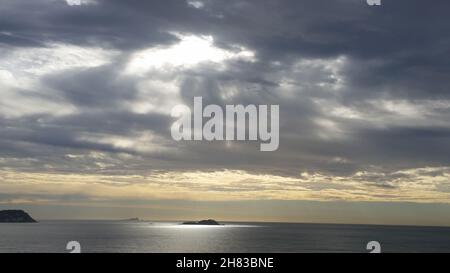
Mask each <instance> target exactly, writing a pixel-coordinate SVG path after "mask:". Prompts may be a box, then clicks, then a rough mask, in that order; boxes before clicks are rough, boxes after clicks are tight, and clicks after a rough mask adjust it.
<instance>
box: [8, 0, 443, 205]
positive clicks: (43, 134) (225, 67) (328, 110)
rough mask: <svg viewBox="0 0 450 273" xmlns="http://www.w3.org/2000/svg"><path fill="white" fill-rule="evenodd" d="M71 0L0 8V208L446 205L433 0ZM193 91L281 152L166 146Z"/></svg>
mask: <svg viewBox="0 0 450 273" xmlns="http://www.w3.org/2000/svg"><path fill="white" fill-rule="evenodd" d="M80 3H81V4H80V5H78V4H73V1H72V2H70V3H68V2H66V1H64V0H36V1H27V0H17V1H6V0H2V1H0V90H1V97H0V128H1V129H0V173H1V177H2V180H1V182H0V187H1V188H2V189H3V190H2V192H4V193H5V194H4V195H3V196H4V197H0V202H16V201H17V200H57V199H58V198H61V196H63V197H64V196H69V195H70V196H74V197H77V196H78V195H77V194H80V195H81V196H84V197H85V198H87V199H91V198H94V199H95V198H106V197H110V198H116V197H117V198H119V197H120V198H130V199H132V198H138V197H139V196H141V195H142V196H141V197H142V198H148V199H159V198H161V199H168V198H172V199H177V198H180V199H182V198H185V199H191V198H192V199H202V198H205V196H207V195H206V193H208V194H210V193H211V192H212V194H210V195H208V196H211V197H213V199H214V198H218V199H221V200H222V199H227V198H228V199H230V200H241V199H245V200H247V199H278V200H352V201H414V202H446V201H447V200H449V199H448V194H449V193H450V189H449V187H448V185H447V184H448V178H449V172H448V166H449V164H450V157H448V155H449V154H450V141H449V140H450V96H449V94H450V93H449V92H448V86H449V85H450V82H449V77H448V75H449V73H450V61H449V58H446V56H448V55H449V53H450V52H449V51H450V46H449V44H450V35H449V34H450V24H449V19H447V18H448V16H446V13H447V10H448V8H449V7H450V6H449V3H448V1H441V0H436V1H433V4H431V3H427V2H426V1H419V0H417V1H416V0H408V1H406V0H397V1H384V2H383V6H382V7H376V8H374V7H370V6H367V5H366V4H365V1H360V0H338V1H329V0H328V1H327V0H315V1H308V0H304V1H303V0H301V1H299V0H283V1H257V2H256V1H241V0H239V1H237V0H236V1H234V0H231V1H226V2H225V1H216V0H204V1H186V2H185V1H179V0H166V1H137V0H136V1H135V0H130V1H121V0H95V1H94V0H92V1H81V2H80ZM425 18H426V19H425ZM194 96H202V97H203V99H204V103H205V104H206V103H214V104H219V105H225V104H244V105H246V104H278V105H280V122H281V124H280V149H279V150H278V151H276V152H273V153H261V152H259V149H258V147H257V146H258V144H257V143H242V142H231V143H225V142H213V143H203V142H202V143H193V142H192V143H186V142H175V141H173V140H172V139H171V137H170V126H171V124H172V122H173V119H172V118H171V117H170V109H171V108H172V107H173V106H175V105H177V104H179V103H185V104H188V105H191V104H192V101H193V97H194ZM186 175H192V177H191V176H189V179H187V178H186ZM205 177H206V178H207V181H204V180H203V179H206V178H205ZM116 180H120V181H121V182H118V184H116V183H115V181H116ZM51 181H55V182H56V181H58V182H57V186H53V185H52V183H51ZM105 181H107V182H105ZM35 183H37V184H38V186H36V187H34V186H32V185H34V184H35ZM78 183H81V184H78ZM122 183H123V184H122ZM39 189H41V190H39ZM120 189H121V190H120ZM119 192H120V194H119ZM186 192H187V194H185V195H183V193H186ZM89 193H95V196H91V195H92V194H89ZM144 193H145V194H144ZM202 194H203V195H202ZM14 200H16V201H14Z"/></svg>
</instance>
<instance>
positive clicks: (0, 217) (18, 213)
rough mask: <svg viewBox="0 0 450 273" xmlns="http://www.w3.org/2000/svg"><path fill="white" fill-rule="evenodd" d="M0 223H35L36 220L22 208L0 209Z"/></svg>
mask: <svg viewBox="0 0 450 273" xmlns="http://www.w3.org/2000/svg"><path fill="white" fill-rule="evenodd" d="M0 223H36V220H34V219H33V218H31V216H30V215H28V213H26V212H25V211H23V210H0Z"/></svg>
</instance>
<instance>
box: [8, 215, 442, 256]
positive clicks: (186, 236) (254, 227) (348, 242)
mask: <svg viewBox="0 0 450 273" xmlns="http://www.w3.org/2000/svg"><path fill="white" fill-rule="evenodd" d="M69 241H78V242H80V244H81V247H82V252H240V253H242V252H244V253H245V252H368V251H367V250H366V245H367V243H368V242H369V241H378V242H380V243H381V247H382V252H450V228H439V227H403V226H363V225H329V224H281V223H270V224H269V223H267V224H266V223H264V224H261V223H245V224H243V223H239V224H237V223H225V226H182V225H179V224H177V223H148V222H118V221H117V222H115V221H42V222H40V223H36V224H0V252H68V251H67V250H66V245H67V242H69Z"/></svg>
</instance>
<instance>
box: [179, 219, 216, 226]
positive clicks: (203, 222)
mask: <svg viewBox="0 0 450 273" xmlns="http://www.w3.org/2000/svg"><path fill="white" fill-rule="evenodd" d="M182 225H201V226H220V225H221V224H220V223H219V222H217V221H216V220H213V219H208V220H201V221H198V222H184V223H183V224H182Z"/></svg>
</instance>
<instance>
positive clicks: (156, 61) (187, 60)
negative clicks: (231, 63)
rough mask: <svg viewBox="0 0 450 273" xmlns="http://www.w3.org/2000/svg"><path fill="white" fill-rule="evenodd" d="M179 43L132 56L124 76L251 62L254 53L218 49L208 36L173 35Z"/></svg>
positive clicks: (237, 48)
mask: <svg viewBox="0 0 450 273" xmlns="http://www.w3.org/2000/svg"><path fill="white" fill-rule="evenodd" d="M175 35H176V36H177V37H178V38H179V39H180V41H179V42H178V43H177V44H175V45H172V46H169V47H157V48H150V49H146V50H143V51H140V52H137V53H135V54H133V56H132V58H131V60H130V62H129V63H128V65H127V67H126V70H125V71H126V74H133V75H142V74H145V73H147V72H149V71H150V70H153V69H158V70H161V69H166V70H170V69H173V68H191V67H193V66H195V65H197V64H200V63H205V62H211V63H214V64H217V65H221V64H222V63H223V62H225V61H227V60H245V61H253V60H254V58H255V54H254V53H253V52H252V51H250V50H248V49H246V48H243V47H236V48H235V49H234V50H233V51H231V50H225V49H221V48H218V47H216V46H215V45H214V38H213V37H212V36H195V35H183V34H175Z"/></svg>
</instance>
